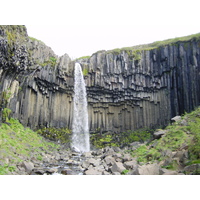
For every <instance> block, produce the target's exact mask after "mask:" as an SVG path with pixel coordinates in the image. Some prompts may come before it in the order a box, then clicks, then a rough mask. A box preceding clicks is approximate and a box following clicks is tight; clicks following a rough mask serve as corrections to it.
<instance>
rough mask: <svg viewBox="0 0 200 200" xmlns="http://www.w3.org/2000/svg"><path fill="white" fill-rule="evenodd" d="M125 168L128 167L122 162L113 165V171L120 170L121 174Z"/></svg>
mask: <svg viewBox="0 0 200 200" xmlns="http://www.w3.org/2000/svg"><path fill="white" fill-rule="evenodd" d="M124 170H126V168H125V167H124V165H123V164H122V163H121V162H114V164H113V165H112V167H111V171H112V173H114V172H119V173H120V174H121V173H122V171H124Z"/></svg>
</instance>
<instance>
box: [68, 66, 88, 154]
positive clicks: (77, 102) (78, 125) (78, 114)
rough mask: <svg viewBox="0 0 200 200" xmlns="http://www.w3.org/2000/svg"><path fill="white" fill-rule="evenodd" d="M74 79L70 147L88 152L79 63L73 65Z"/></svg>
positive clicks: (82, 86)
mask: <svg viewBox="0 0 200 200" xmlns="http://www.w3.org/2000/svg"><path fill="white" fill-rule="evenodd" d="M74 79H75V81H74V110H73V111H74V112H73V123H72V144H71V147H72V149H74V150H75V151H78V152H88V151H90V138H89V127H88V110H87V94H86V87H85V81H84V78H83V73H82V68H81V65H80V64H79V63H76V64H75V70H74Z"/></svg>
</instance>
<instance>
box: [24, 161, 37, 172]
mask: <svg viewBox="0 0 200 200" xmlns="http://www.w3.org/2000/svg"><path fill="white" fill-rule="evenodd" d="M21 167H23V168H24V169H25V170H26V172H27V173H29V174H30V173H31V171H32V170H33V169H34V164H33V163H32V162H25V161H24V162H22V164H21Z"/></svg>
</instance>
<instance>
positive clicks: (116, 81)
mask: <svg viewBox="0 0 200 200" xmlns="http://www.w3.org/2000/svg"><path fill="white" fill-rule="evenodd" d="M80 63H82V66H83V68H84V69H85V71H87V72H88V74H87V76H86V83H87V87H88V103H89V117H90V119H89V120H90V128H91V129H92V130H94V129H95V128H101V129H102V130H114V131H124V130H134V129H138V128H142V127H158V126H163V125H166V124H168V123H169V120H170V118H171V117H173V116H175V115H179V114H182V113H184V112H185V111H186V112H189V111H191V110H192V109H194V107H195V106H198V105H199V103H200V85H199V83H200V81H199V78H200V76H199V72H200V41H199V40H196V39H194V40H190V41H187V42H177V43H174V44H170V45H166V46H161V47H159V48H155V49H152V50H137V51H134V50H113V51H101V52H97V53H95V54H93V55H92V56H91V58H90V59H88V60H80Z"/></svg>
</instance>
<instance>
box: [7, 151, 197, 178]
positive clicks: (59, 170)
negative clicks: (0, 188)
mask: <svg viewBox="0 0 200 200" xmlns="http://www.w3.org/2000/svg"><path fill="white" fill-rule="evenodd" d="M131 148H133V147H131ZM127 150H128V149H127V148H126V149H120V148H118V147H106V148H103V149H99V150H95V151H91V152H86V153H83V154H79V153H75V152H72V151H70V150H65V149H64V147H61V148H60V150H59V151H56V152H45V153H44V152H43V153H42V154H43V156H44V158H43V160H38V159H37V158H36V157H34V154H33V155H32V157H31V158H26V157H23V158H22V159H24V161H23V162H21V163H19V164H17V165H16V168H17V170H16V171H15V172H10V174H15V175H122V174H123V175H184V174H183V172H186V174H192V173H193V172H194V170H199V169H200V165H199V164H194V165H191V166H187V167H185V168H183V169H182V170H181V171H173V170H168V169H165V168H162V166H163V164H164V163H163V162H156V163H140V162H138V161H137V158H136V157H132V156H131V154H129V153H128V151H127ZM129 150H130V149H129ZM168 154H170V155H172V152H168ZM184 156H185V155H184V154H181V153H180V152H179V153H178V152H176V153H174V155H172V157H173V158H171V159H182V158H183V157H184ZM169 157H170V156H169ZM165 162H166V161H165Z"/></svg>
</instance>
